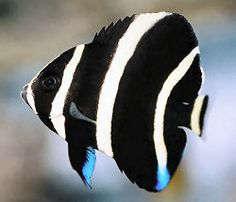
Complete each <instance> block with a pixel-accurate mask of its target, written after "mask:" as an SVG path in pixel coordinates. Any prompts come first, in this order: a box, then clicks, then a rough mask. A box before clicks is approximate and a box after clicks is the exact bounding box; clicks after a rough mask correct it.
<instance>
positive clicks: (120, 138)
mask: <svg viewBox="0 0 236 202" xmlns="http://www.w3.org/2000/svg"><path fill="white" fill-rule="evenodd" d="M196 46H197V40H196V37H195V35H194V33H193V30H192V28H191V26H190V24H189V23H188V22H187V21H186V20H185V18H184V17H182V16H180V15H178V14H173V15H170V16H167V17H165V18H164V19H163V20H161V21H159V22H157V23H156V24H155V26H154V27H153V28H152V29H150V30H149V31H148V32H147V33H146V34H145V35H144V36H143V37H142V38H141V40H140V42H139V44H138V46H137V48H136V50H135V53H134V55H133V56H132V58H131V59H130V60H129V62H128V64H127V66H126V69H125V72H124V74H123V76H122V78H121V81H120V85H119V90H118V94H117V97H116V102H115V106H114V114H113V121H112V147H113V152H114V158H115V160H116V161H117V163H118V166H119V167H120V169H121V170H124V172H125V173H126V175H127V176H128V177H129V178H130V179H131V181H135V182H136V183H137V184H138V186H140V187H143V188H145V189H147V190H150V191H155V190H154V187H155V185H156V172H157V160H156V154H155V149H154V141H153V121H154V120H153V119H154V112H155V107H156V101H157V96H158V93H159V92H160V90H161V88H162V85H163V83H164V82H165V80H166V79H167V77H168V75H169V74H170V73H171V72H172V71H173V70H174V68H176V67H177V66H178V64H179V63H180V62H181V61H182V60H183V58H185V57H186V55H188V54H189V53H190V52H191V50H192V49H193V48H194V47H196ZM157 149H158V148H157Z"/></svg>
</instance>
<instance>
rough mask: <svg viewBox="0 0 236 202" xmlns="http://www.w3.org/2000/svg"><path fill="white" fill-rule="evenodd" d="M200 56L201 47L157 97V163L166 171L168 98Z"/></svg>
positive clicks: (167, 80) (194, 50)
mask: <svg viewBox="0 0 236 202" xmlns="http://www.w3.org/2000/svg"><path fill="white" fill-rule="evenodd" d="M197 54H199V47H198V46H197V47H195V48H194V49H193V50H192V51H191V52H190V53H189V54H188V55H187V56H186V57H185V58H184V59H183V60H182V61H181V62H180V63H179V65H178V67H177V68H175V69H174V70H173V71H172V72H171V73H170V75H169V76H168V78H167V79H166V81H165V82H164V84H163V86H162V89H161V91H160V93H159V95H158V97H157V103H156V110H155V117H154V134H153V136H154V143H155V150H156V156H157V161H158V165H159V168H160V169H165V168H166V165H167V151H166V146H165V141H164V118H165V109H166V105H167V101H168V98H169V96H170V94H171V91H172V90H173V88H174V87H175V85H176V84H177V83H178V82H179V81H180V80H181V78H183V76H184V75H185V74H186V72H187V71H188V69H189V68H190V67H191V64H192V63H193V60H194V58H195V56H196V55H197Z"/></svg>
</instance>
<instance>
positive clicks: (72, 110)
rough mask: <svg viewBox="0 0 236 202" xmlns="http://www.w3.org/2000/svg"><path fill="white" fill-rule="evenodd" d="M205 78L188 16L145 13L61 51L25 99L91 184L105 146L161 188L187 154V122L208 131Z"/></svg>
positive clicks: (134, 173)
mask: <svg viewBox="0 0 236 202" xmlns="http://www.w3.org/2000/svg"><path fill="white" fill-rule="evenodd" d="M202 78H203V71H202V69H201V68H200V51H199V46H198V41H197V38H196V36H195V34H194V31H193V29H192V27H191V25H190V24H189V22H188V21H187V20H186V19H185V18H184V17H183V16H181V15H179V14H172V13H166V12H160V13H145V14H139V15H133V16H131V17H126V18H125V19H124V20H119V21H118V22H117V23H116V24H113V23H112V24H111V25H110V26H108V27H107V28H106V29H105V28H103V29H102V30H101V31H100V32H99V33H98V34H96V35H95V37H94V39H93V41H92V42H91V43H88V44H82V45H79V46H76V47H73V48H71V49H69V50H67V51H65V52H64V53H62V54H61V55H59V56H58V57H57V58H56V59H54V60H53V61H52V62H50V63H49V64H48V65H47V66H46V67H45V68H44V69H43V70H42V71H40V72H39V73H38V74H37V75H36V76H35V77H34V78H33V79H32V80H31V82H30V83H29V84H27V85H26V86H25V87H24V89H23V91H22V97H23V98H24V100H25V101H26V103H27V104H28V105H29V106H30V107H31V108H32V110H33V111H34V112H35V113H36V114H37V115H38V116H39V118H40V119H41V120H42V121H43V122H44V124H45V125H46V126H48V127H49V128H50V129H51V130H52V131H54V132H55V133H57V134H58V135H59V136H61V137H62V138H64V139H65V140H66V141H67V143H68V151H69V158H70V162H71V164H72V167H73V168H74V169H75V170H76V171H77V172H78V174H79V175H80V176H81V178H82V180H83V181H84V183H85V184H86V185H87V186H89V187H90V186H91V177H92V173H93V170H94V166H95V161H96V154H95V150H100V151H102V152H104V153H105V154H107V155H108V156H110V157H112V158H114V159H115V161H116V163H117V165H118V167H119V168H120V170H121V171H124V172H125V174H126V175H127V177H128V178H129V179H130V180H131V181H132V182H133V183H136V184H137V185H138V186H139V187H141V188H144V189H146V190H148V191H152V192H159V191H162V190H163V189H165V188H166V186H167V185H168V183H169V182H170V180H171V178H172V176H173V174H174V172H175V170H176V168H177V166H178V164H179V162H180V160H181V157H182V153H183V150H184V148H185V144H186V134H185V132H184V130H183V127H186V128H189V129H191V130H192V131H193V132H194V133H196V134H197V135H199V136H201V134H202V128H203V120H204V115H205V111H206V108H207V102H208V96H201V95H198V92H199V89H200V88H201V85H202Z"/></svg>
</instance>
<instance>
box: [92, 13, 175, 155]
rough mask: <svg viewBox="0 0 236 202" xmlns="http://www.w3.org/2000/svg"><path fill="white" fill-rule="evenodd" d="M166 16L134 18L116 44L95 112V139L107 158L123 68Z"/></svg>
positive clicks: (152, 15)
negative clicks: (142, 40)
mask: <svg viewBox="0 0 236 202" xmlns="http://www.w3.org/2000/svg"><path fill="white" fill-rule="evenodd" d="M167 15H170V13H165V12H161V13H148V14H141V15H138V16H136V17H135V20H134V21H133V22H132V23H131V24H130V26H129V28H128V29H127V31H126V32H125V33H124V35H123V37H122V38H121V39H120V41H119V43H118V47H117V49H116V52H115V54H114V57H113V60H112V61H111V64H110V67H109V70H108V72H107V74H106V76H105V79H104V82H103V85H102V89H101V92H100V97H99V102H98V111H97V131H96V138H97V145H98V149H99V150H101V151H103V152H104V153H106V154H107V155H109V156H113V152H112V148H111V124H112V114H113V106H114V103H115V98H116V94H117V91H118V87H119V82H120V79H121V77H122V75H123V72H124V70H125V66H126V64H127V62H128V60H129V59H130V58H131V57H132V55H133V53H134V51H135V49H136V46H137V44H138V42H139V41H140V39H141V37H142V36H143V35H144V34H145V32H147V31H148V30H149V29H150V28H152V26H153V25H154V24H155V23H156V22H157V21H159V20H161V19H163V18H164V17H165V16H167Z"/></svg>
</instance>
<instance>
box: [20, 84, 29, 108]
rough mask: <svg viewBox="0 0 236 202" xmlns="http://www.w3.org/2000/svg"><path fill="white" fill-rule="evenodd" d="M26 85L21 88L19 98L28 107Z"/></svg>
mask: <svg viewBox="0 0 236 202" xmlns="http://www.w3.org/2000/svg"><path fill="white" fill-rule="evenodd" d="M28 87H29V86H28V85H25V86H24V87H23V88H22V91H21V97H22V98H23V100H24V101H25V102H26V103H27V104H28V105H29V102H28V100H27V89H28Z"/></svg>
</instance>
